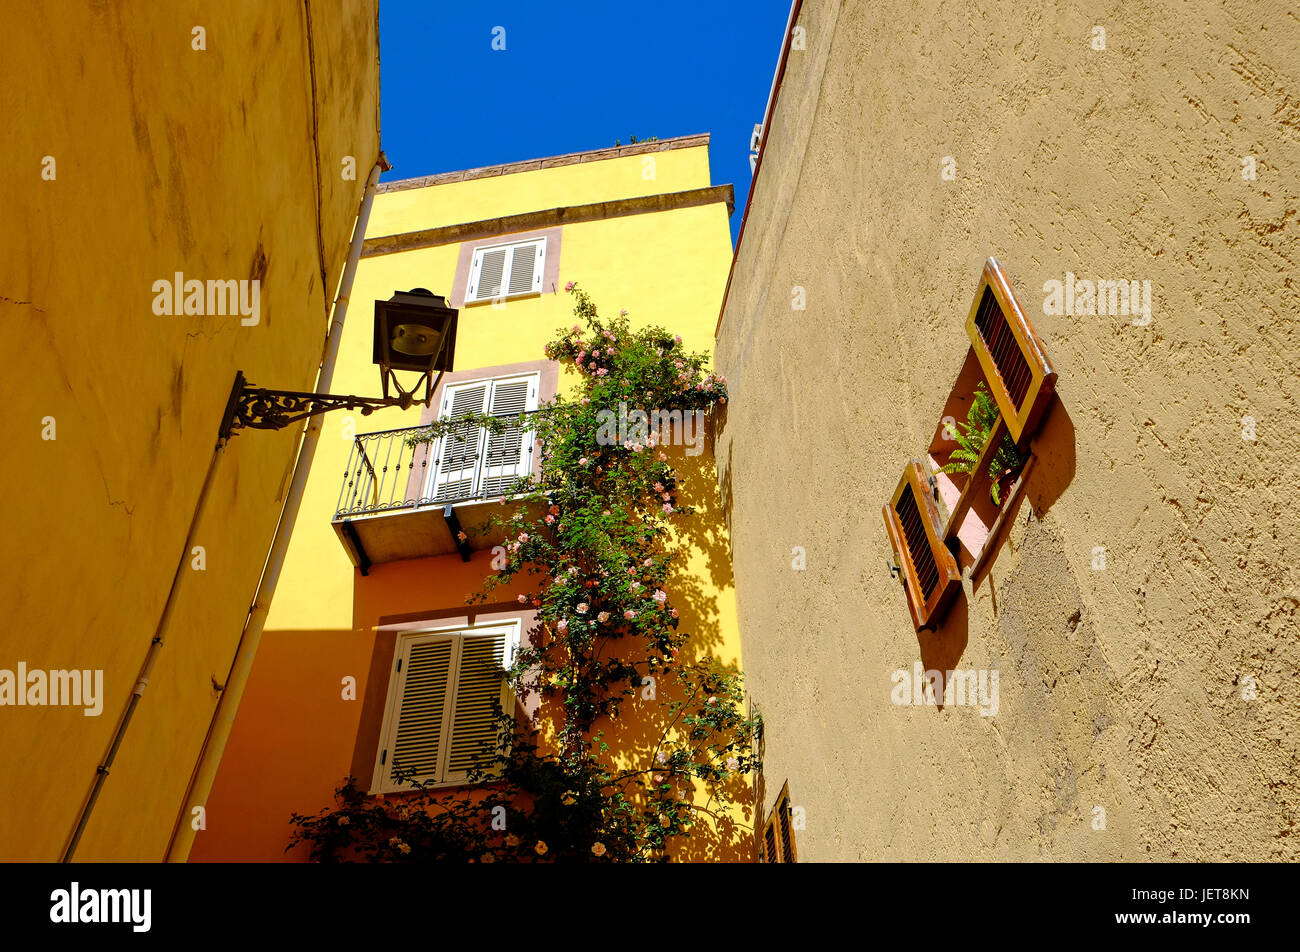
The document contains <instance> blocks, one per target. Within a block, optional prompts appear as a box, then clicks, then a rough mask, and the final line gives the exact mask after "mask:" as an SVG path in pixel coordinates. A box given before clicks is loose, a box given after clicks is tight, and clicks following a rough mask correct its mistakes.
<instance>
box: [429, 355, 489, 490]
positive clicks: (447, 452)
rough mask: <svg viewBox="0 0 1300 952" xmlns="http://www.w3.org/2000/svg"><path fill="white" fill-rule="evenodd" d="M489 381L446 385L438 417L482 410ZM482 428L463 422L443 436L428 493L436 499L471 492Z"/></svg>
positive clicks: (481, 452) (480, 455)
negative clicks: (431, 484) (431, 485)
mask: <svg viewBox="0 0 1300 952" xmlns="http://www.w3.org/2000/svg"><path fill="white" fill-rule="evenodd" d="M490 387H491V381H487V380H480V381H476V382H474V383H470V384H461V385H458V386H450V387H448V388H447V392H446V394H445V395H444V396H443V401H442V412H441V413H440V414H439V419H443V420H454V419H456V418H457V417H463V416H467V415H469V414H471V413H483V412H484V407H485V406H486V403H487V395H488V391H489V389H490ZM483 435H484V430H483V428H482V427H481V426H475V425H474V424H472V423H465V424H462V425H461V426H458V427H456V428H455V429H453V430H452V431H451V432H449V433H447V434H446V435H445V436H443V438H442V441H441V442H440V443H439V446H438V456H437V459H436V460H435V461H434V462H435V465H434V470H433V487H432V492H430V493H429V495H430V496H431V497H432V498H433V500H434V501H435V502H454V501H455V500H457V499H469V498H472V497H473V495H474V481H475V476H476V475H477V469H478V464H479V460H480V459H481V458H482V454H483V446H482V444H483Z"/></svg>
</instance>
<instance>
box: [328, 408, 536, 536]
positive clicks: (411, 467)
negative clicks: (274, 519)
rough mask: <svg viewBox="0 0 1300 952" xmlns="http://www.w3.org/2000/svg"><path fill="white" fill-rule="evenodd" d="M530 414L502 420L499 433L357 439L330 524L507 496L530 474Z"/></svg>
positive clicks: (412, 430) (415, 432)
mask: <svg viewBox="0 0 1300 952" xmlns="http://www.w3.org/2000/svg"><path fill="white" fill-rule="evenodd" d="M529 415H530V414H528V413H523V414H517V415H514V416H511V417H507V418H505V419H506V420H507V421H508V422H507V425H506V428H505V430H504V432H501V433H493V432H490V431H488V430H487V428H485V427H480V426H475V425H474V424H472V423H467V424H465V425H464V426H462V427H461V428H459V429H457V430H455V431H453V432H451V433H448V434H446V435H444V436H441V437H439V438H437V439H434V440H433V441H432V442H424V443H418V442H417V443H414V444H412V439H413V438H415V437H419V436H421V435H423V434H427V433H428V432H429V431H428V428H427V427H419V426H413V427H405V428H402V429H397V430H381V431H379V432H375V433H361V434H358V435H357V436H356V438H355V439H354V440H353V442H352V448H351V452H350V453H349V454H348V463H347V469H346V470H345V471H344V473H343V483H342V485H341V486H340V487H339V497H338V504H337V505H336V507H335V512H334V519H335V521H338V520H351V519H356V518H358V517H364V516H368V515H378V514H381V513H387V512H392V511H394V510H399V509H419V508H423V507H442V506H447V505H450V504H456V503H463V502H472V501H475V500H487V499H495V498H498V497H500V496H502V495H504V494H505V493H506V491H507V490H509V489H510V487H511V486H513V485H514V484H515V483H516V482H518V480H519V479H520V478H521V477H523V476H526V475H528V474H529V473H530V472H531V470H532V461H533V437H532V433H531V431H529V430H528V429H526V427H527V418H528V417H529Z"/></svg>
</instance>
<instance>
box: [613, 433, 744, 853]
mask: <svg viewBox="0 0 1300 952" xmlns="http://www.w3.org/2000/svg"><path fill="white" fill-rule="evenodd" d="M711 450H712V444H711V443H710V445H709V447H708V449H706V451H705V452H704V453H701V454H700V455H699V456H687V455H685V454H684V453H682V452H681V451H680V449H676V450H675V449H673V448H671V447H669V448H667V451H668V452H669V453H670V454H672V455H671V456H670V458H671V460H672V464H673V466H674V467H675V468H676V470H677V480H678V494H679V497H680V498H681V499H682V500H683V501H684V502H687V503H688V504H690V505H691V506H693V507H694V508H695V512H694V513H693V514H692V515H690V516H689V517H687V518H685V519H683V520H682V521H681V523H679V524H678V525H677V527H676V528H675V536H676V537H675V540H674V542H675V545H676V548H677V551H678V553H679V555H678V561H677V563H676V565H675V566H674V569H673V572H672V575H671V576H670V577H669V578H668V580H667V583H666V585H665V588H666V589H667V590H668V591H669V592H670V594H671V599H672V601H671V604H672V606H673V607H675V608H676V609H677V611H678V614H679V616H680V630H681V631H684V632H688V633H689V634H690V636H691V637H690V640H689V641H688V642H687V647H686V649H685V651H684V652H683V654H684V658H683V660H685V661H687V662H692V661H702V660H705V659H711V660H713V661H715V662H717V663H718V664H719V667H720V668H721V670H722V672H724V673H725V674H727V675H735V674H738V673H739V667H738V665H737V664H735V663H734V662H732V661H730V660H725V661H724V660H723V658H721V657H719V655H720V654H722V653H724V652H725V653H726V654H727V655H730V654H732V653H733V652H734V651H735V650H736V649H737V648H738V646H737V645H731V646H728V645H727V634H726V632H725V631H724V629H723V624H722V621H723V618H722V612H721V610H720V607H719V604H718V602H719V597H722V598H726V599H730V598H731V597H732V596H731V586H732V574H731V554H730V547H729V545H728V541H727V537H726V535H725V531H726V530H725V528H724V526H723V523H722V512H721V506H720V505H719V501H718V490H717V485H718V482H717V473H716V471H715V468H714V461H713V454H712V452H711ZM701 560H702V561H703V565H701V564H700V563H701ZM631 646H632V643H631V642H623V643H620V642H618V641H615V642H613V643H612V645H611V648H612V650H614V651H616V652H617V651H620V650H622V649H624V648H626V647H631ZM655 695H656V696H655V698H654V700H652V701H651V700H643V699H642V697H641V696H640V694H638V695H636V696H635V697H632V698H629V699H627V700H626V701H625V702H624V708H623V711H622V713H621V715H620V716H619V717H615V718H602V719H601V720H600V721H598V722H597V724H596V725H595V731H603V732H604V736H603V740H604V741H605V742H606V743H607V744H609V747H610V749H611V750H612V751H614V752H615V756H616V759H617V760H618V761H619V762H620V764H621V766H623V767H626V768H627V769H631V770H637V769H644V770H646V772H647V774H646V776H647V779H648V780H649V781H650V782H653V770H654V765H655V756H656V754H657V753H658V751H659V743H660V740H661V738H662V737H663V735H664V731H665V728H667V727H668V726H670V722H671V721H672V717H671V716H670V715H669V707H668V706H669V705H670V704H672V703H673V702H675V701H682V700H685V695H684V692H683V687H682V685H681V684H680V683H679V682H678V681H677V679H676V678H673V677H660V678H659V679H658V682H657V684H656V685H655ZM697 703H698V701H697ZM647 708H648V709H649V710H651V711H652V712H653V713H651V714H650V716H640V715H639V714H638V711H639V710H645V709H647ZM630 789H631V788H630ZM701 791H702V787H698V786H697V787H696V788H695V789H694V790H690V791H688V790H686V789H685V788H679V791H676V792H680V793H684V794H686V796H687V797H688V799H691V798H693V794H696V793H699V792H701ZM721 793H722V795H723V796H724V797H725V799H726V800H727V802H728V803H729V804H731V809H730V810H729V812H728V814H727V815H721V814H718V813H717V812H716V811H717V809H718V806H719V803H718V802H717V801H708V802H705V801H703V800H696V801H695V802H696V803H697V806H702V807H703V809H701V810H700V813H699V814H698V816H699V818H700V821H701V822H699V823H697V825H696V827H695V829H693V830H692V831H691V835H690V836H689V837H683V838H679V839H677V840H675V841H673V842H670V844H669V849H668V852H669V854H670V855H671V856H672V859H673V860H674V861H675V862H747V861H749V860H751V859H752V858H753V855H754V854H753V842H754V841H753V836H754V832H753V827H754V825H755V822H756V821H755V818H754V801H753V794H752V788H751V778H750V777H742V776H733V777H732V778H730V779H729V780H727V781H726V782H725V783H724V784H722V785H721ZM629 795H630V794H629Z"/></svg>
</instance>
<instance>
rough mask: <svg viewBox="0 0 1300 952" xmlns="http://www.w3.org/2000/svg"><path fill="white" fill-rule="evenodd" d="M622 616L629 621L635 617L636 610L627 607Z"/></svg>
mask: <svg viewBox="0 0 1300 952" xmlns="http://www.w3.org/2000/svg"><path fill="white" fill-rule="evenodd" d="M623 617H624V618H626V619H627V620H628V621H631V620H632V619H633V618H635V617H636V612H634V611H632V609H630V608H629V609H628V610H627V611H625V612H624V613H623Z"/></svg>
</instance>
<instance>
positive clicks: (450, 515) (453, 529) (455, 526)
mask: <svg viewBox="0 0 1300 952" xmlns="http://www.w3.org/2000/svg"><path fill="white" fill-rule="evenodd" d="M442 518H443V520H444V521H446V523H447V531H448V532H450V533H451V537H452V538H453V539H455V540H456V548H457V550H458V551H459V552H460V560H461V561H462V562H468V561H469V559H470V547H469V539H467V538H464V533H463V532H462V531H461V528H460V519H459V518H457V516H456V510H455V509H453V508H452V507H451V506H444V507H443V509H442Z"/></svg>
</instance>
